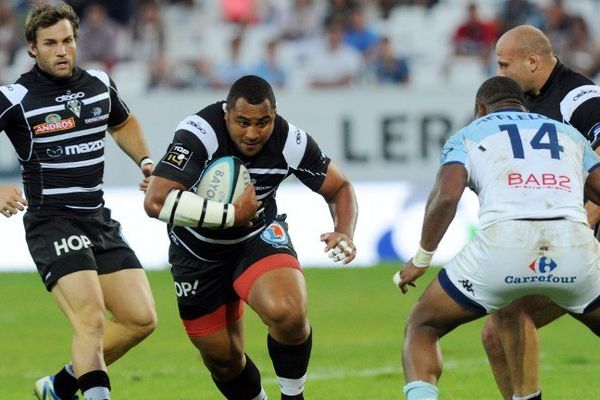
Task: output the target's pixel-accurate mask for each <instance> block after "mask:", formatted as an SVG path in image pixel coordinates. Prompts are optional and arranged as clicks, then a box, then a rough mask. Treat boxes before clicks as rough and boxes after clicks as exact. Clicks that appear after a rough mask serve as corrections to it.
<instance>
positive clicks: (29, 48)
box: [27, 42, 37, 58]
mask: <svg viewBox="0 0 600 400" xmlns="http://www.w3.org/2000/svg"><path fill="white" fill-rule="evenodd" d="M27 54H29V55H30V56H31V57H34V58H35V56H37V48H36V47H35V45H34V44H33V43H31V42H28V43H27Z"/></svg>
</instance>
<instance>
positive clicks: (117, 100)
mask: <svg viewBox="0 0 600 400" xmlns="http://www.w3.org/2000/svg"><path fill="white" fill-rule="evenodd" d="M108 81H109V86H108V90H109V95H110V104H111V109H110V116H109V118H108V126H117V125H120V124H122V123H123V122H125V120H126V119H127V118H128V117H129V114H130V111H129V107H127V104H125V102H124V101H123V99H121V96H119V91H118V90H117V85H116V84H115V82H114V81H113V80H112V79H111V78H108Z"/></svg>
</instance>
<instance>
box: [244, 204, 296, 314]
mask: <svg viewBox="0 0 600 400" xmlns="http://www.w3.org/2000/svg"><path fill="white" fill-rule="evenodd" d="M233 287H234V289H235V291H236V293H237V294H238V296H239V297H240V298H241V299H243V300H244V301H246V302H247V303H248V304H249V305H250V306H251V307H252V308H253V309H254V310H255V311H256V312H257V313H258V314H259V315H261V316H263V315H265V314H266V313H268V312H269V311H273V310H275V309H277V308H281V309H293V310H294V312H301V313H303V314H305V313H306V282H305V280H304V274H303V273H302V269H301V267H300V263H299V262H298V258H297V255H296V252H295V250H294V247H293V245H292V242H291V239H290V237H289V233H288V231H287V224H286V223H285V216H279V217H278V218H277V219H276V220H275V221H273V222H272V223H271V224H269V226H267V228H266V229H265V230H264V231H263V232H262V234H261V235H259V236H258V237H256V238H253V239H251V240H249V241H248V242H247V243H246V244H245V247H244V256H243V257H241V258H240V261H239V265H238V266H237V268H236V271H235V273H234V285H233Z"/></svg>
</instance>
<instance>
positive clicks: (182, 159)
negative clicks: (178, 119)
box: [153, 131, 207, 188]
mask: <svg viewBox="0 0 600 400" xmlns="http://www.w3.org/2000/svg"><path fill="white" fill-rule="evenodd" d="M206 160H207V153H206V150H205V149H204V147H203V146H202V144H201V143H200V142H199V141H198V140H197V139H196V138H195V137H193V136H192V135H191V134H189V132H188V133H186V131H177V132H176V134H175V137H174V138H173V142H172V143H171V144H169V147H168V148H167V151H166V153H165V154H164V155H163V157H162V158H161V160H160V161H159V162H158V164H157V165H156V168H155V169H154V172H153V175H156V176H160V177H163V178H166V179H170V180H173V181H176V182H179V183H181V184H182V185H183V186H184V187H186V188H191V187H192V186H194V184H196V183H197V182H198V179H199V178H200V174H201V172H202V170H203V169H204V166H205V164H206Z"/></svg>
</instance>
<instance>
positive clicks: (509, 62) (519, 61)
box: [482, 25, 600, 399]
mask: <svg viewBox="0 0 600 400" xmlns="http://www.w3.org/2000/svg"><path fill="white" fill-rule="evenodd" d="M496 57H497V64H498V75H501V76H507V77H509V78H512V79H514V80H515V81H517V83H519V85H520V86H521V88H522V89H523V91H524V92H525V106H526V107H527V109H528V110H529V111H530V112H532V113H538V114H542V115H544V116H547V117H550V118H552V119H555V120H558V121H561V122H564V123H567V124H569V125H571V126H573V127H574V128H576V129H577V130H578V131H579V132H580V133H581V134H582V135H583V136H585V138H586V139H587V140H588V141H589V142H590V144H591V145H592V148H593V149H594V150H595V151H596V152H597V153H598V152H599V150H598V145H599V144H600V87H598V86H597V85H595V84H594V83H593V82H592V81H591V80H590V79H588V78H586V77H585V76H583V75H581V74H579V73H577V72H575V71H572V70H571V69H569V68H567V67H566V66H564V65H563V64H562V63H561V62H560V60H559V59H558V58H557V57H556V56H555V55H554V52H553V50H552V44H551V43H550V40H549V39H548V37H547V36H546V35H545V34H544V33H543V32H542V31H540V30H539V29H537V28H535V27H533V26H530V25H520V26H517V27H516V28H513V29H511V30H509V31H507V32H506V33H505V34H504V35H502V36H501V37H500V39H499V40H498V43H497V44H496ZM586 210H587V212H588V221H589V222H590V224H592V225H594V224H596V223H597V222H598V220H599V219H600V212H599V208H598V206H596V205H595V204H593V203H591V202H588V203H587V204H586ZM564 313H565V311H564V310H563V309H561V308H559V307H558V306H557V305H556V304H554V303H553V302H551V301H550V300H549V299H548V298H546V297H541V296H531V297H528V298H524V299H521V300H517V301H516V302H514V303H513V304H512V305H511V306H509V307H507V308H506V309H505V310H503V311H501V312H498V313H494V314H493V315H492V316H491V318H488V320H487V321H486V325H485V327H484V330H483V333H482V341H483V345H484V348H485V351H486V353H487V356H488V359H489V361H490V365H491V367H492V371H493V373H494V377H495V379H496V383H497V385H498V388H499V389H500V392H501V393H502V395H503V396H504V398H505V399H517V398H516V397H512V394H513V393H514V392H513V390H514V387H513V377H511V375H510V372H509V369H508V365H507V361H506V355H505V352H504V349H503V347H502V343H501V342H500V340H499V337H498V333H499V332H497V330H499V329H503V330H509V332H506V333H505V334H508V335H510V334H511V333H512V335H515V336H516V335H517V332H516V331H514V327H515V326H519V329H520V330H521V331H522V332H524V334H525V335H526V336H525V337H526V341H527V343H528V346H529V347H530V348H535V349H537V348H538V347H539V343H538V337H537V331H536V329H535V328H540V327H542V326H544V325H546V324H548V323H550V322H552V321H554V320H555V319H557V318H558V317H560V316H562V315H563V314H564ZM530 398H531V399H541V392H540V393H539V397H527V399H530Z"/></svg>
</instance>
